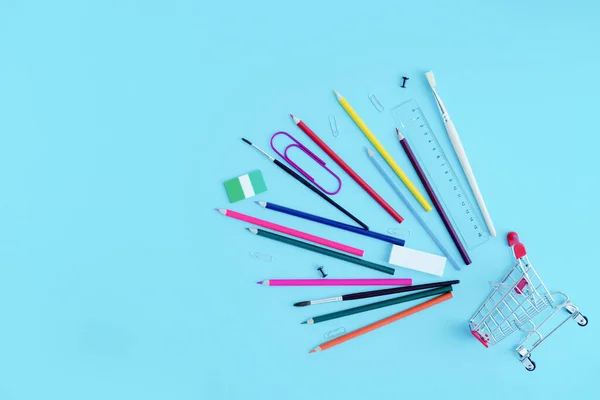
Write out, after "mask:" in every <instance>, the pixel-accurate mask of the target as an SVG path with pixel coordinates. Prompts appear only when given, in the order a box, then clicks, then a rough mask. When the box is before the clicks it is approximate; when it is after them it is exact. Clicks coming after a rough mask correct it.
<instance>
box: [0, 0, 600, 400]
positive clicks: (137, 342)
mask: <svg viewBox="0 0 600 400" xmlns="http://www.w3.org/2000/svg"><path fill="white" fill-rule="evenodd" d="M599 11H600V8H599V6H598V5H597V3H596V2H593V1H577V2H565V1H555V0H551V1H529V2H516V1H514V2H509V1H492V2H482V1H452V2H444V1H432V0H428V1H414V2H400V1H388V2H382V1H368V2H361V3H354V4H352V3H351V2H348V1H345V2H342V1H335V2H326V1H311V0H308V1H303V2H282V1H251V2H242V1H235V2H218V1H191V0H190V1H176V0H173V1H158V0H154V1H150V0H148V1H141V0H140V1H129V0H118V1H117V0H113V1H76V0H73V1H65V0H56V1H51V2H50V1H17V0H3V1H2V2H1V4H0V133H1V135H0V140H1V142H0V184H1V188H2V195H1V196H0V226H1V229H0V310H1V319H2V324H1V325H2V328H1V329H0V376H1V377H2V378H1V380H0V399H2V400H24V399H36V400H38V399H48V400H49V399H61V400H70V399H77V400H80V399H86V400H93V399H102V400H105V399H114V400H117V399H145V400H151V399H181V400H184V399H211V400H212V399H215V400H216V399H288V400H292V399H305V398H311V399H327V400H332V399H348V400H350V399H364V398H369V399H379V398H397V397H402V398H414V397H417V396H418V397H419V398H423V399H425V398H427V399H429V398H440V397H444V398H448V399H450V398H451V399H454V398H475V397H477V398H489V399H500V398H503V399H504V398H533V397H535V398H543V397H545V398H591V397H593V393H595V392H597V387H598V386H597V382H594V379H597V377H598V374H599V372H600V361H599V356H600V352H599V345H598V340H597V338H598V329H597V326H598V325H597V324H598V321H600V317H597V315H598V312H597V311H598V310H599V308H598V292H597V285H596V283H595V281H596V280H597V279H599V278H600V275H599V273H598V265H597V251H598V244H597V237H598V236H597V233H596V232H597V227H598V224H599V223H600V221H599V218H598V214H597V212H596V211H595V207H596V203H597V199H598V195H599V191H598V172H597V168H596V160H597V157H598V154H597V153H598V144H599V140H598V127H597V125H598V106H599V102H598V93H599V91H600V83H599V82H600V80H599V79H598V77H597V72H598V70H599V69H600V56H599V53H598V50H597V48H598V38H599V37H600V29H599V26H598V20H597V16H598V12H599ZM429 69H432V70H433V71H435V74H436V78H437V81H438V86H439V90H440V94H441V95H442V97H443V99H444V101H445V102H446V105H447V106H448V108H449V110H450V113H451V115H452V116H453V119H454V122H455V123H456V126H457V128H458V130H459V132H460V134H461V137H462V140H463V143H464V145H465V148H466V150H467V154H468V155H469V158H470V160H471V163H472V165H473V168H474V171H475V173H476V176H477V177H478V181H479V183H480V187H481V190H482V193H483V194H484V197H485V199H486V201H487V204H488V207H489V209H490V212H491V215H492V217H493V220H494V222H495V224H496V228H497V229H498V238H497V239H495V240H492V241H490V242H488V243H486V244H485V245H482V246H481V247H479V248H477V249H476V250H474V251H472V252H471V254H472V257H473V259H474V261H475V262H474V263H473V265H472V267H470V268H468V269H466V270H465V271H463V272H457V271H454V270H453V269H452V268H451V267H447V269H446V274H445V275H444V278H446V279H453V278H456V279H461V281H462V283H461V284H460V285H459V286H458V287H456V289H455V298H454V299H453V300H451V301H449V302H446V303H444V304H443V305H440V306H437V307H436V308H433V309H430V310H427V311H425V312H423V313H420V314H417V315H414V316H411V317H410V318H408V319H405V320H402V321H400V322H397V323H395V324H393V325H390V326H387V327H385V328H384V329H380V330H378V331H377V332H373V333H370V334H369V335H367V336H363V337H361V338H359V339H356V340H353V341H351V342H348V343H345V344H343V345H341V346H339V347H336V348H334V349H331V350H329V351H327V352H324V353H320V354H311V355H308V354H307V352H308V351H309V350H310V349H311V348H313V347H315V346H316V345H318V344H319V343H321V342H323V341H324V338H323V334H324V333H325V332H327V331H329V330H331V329H335V328H337V327H339V326H344V327H345V328H346V329H348V330H352V329H356V328H358V327H360V326H363V325H365V324H367V323H370V322H372V321H375V320H377V319H380V318H383V317H385V316H387V315H390V314H392V313H395V312H397V311H398V310H401V309H403V308H405V307H404V306H396V307H391V308H388V309H384V310H378V311H377V312H371V313H365V314H361V315H357V316H353V317H350V318H345V319H342V320H337V321H330V322H327V323H323V324H320V325H316V326H306V325H300V321H302V320H304V319H306V318H308V317H310V316H313V315H318V314H321V313H322V312H323V311H331V310H337V309H340V308H342V306H341V305H340V304H337V305H327V306H321V307H317V306H313V307H308V308H304V309H296V308H293V307H292V306H291V304H292V303H293V302H295V301H299V300H305V299H310V298H318V297H327V296H333V295H338V294H342V293H345V292H346V293H347V292H351V291H352V290H347V289H344V288H320V289H319V288H314V289H310V288H266V287H261V286H258V285H256V284H254V282H255V281H257V280H261V279H265V278H275V277H279V278H284V277H317V276H318V275H317V272H316V270H315V268H316V265H317V264H319V263H323V264H324V265H325V266H326V271H327V272H328V273H329V274H330V276H331V277H380V276H381V275H380V274H377V273H375V272H372V273H371V272H370V271H368V270H366V269H363V268H360V267H355V266H352V265H349V264H345V263H341V262H337V261H335V260H330V259H327V258H323V257H319V256H316V255H313V254H311V253H308V252H305V251H302V250H297V249H294V248H290V247H288V246H284V245H279V244H278V243H274V242H271V241H269V240H266V239H262V238H258V237H254V236H252V235H250V234H249V233H248V232H246V231H245V230H244V229H243V228H244V227H246V226H248V225H247V224H244V223H241V222H238V221H234V220H230V219H226V218H225V217H223V216H222V215H220V214H218V213H216V212H215V211H214V210H213V208H214V207H228V206H229V205H228V201H227V198H226V195H225V192H224V190H223V187H222V182H223V181H225V180H226V179H229V178H232V177H234V176H238V175H241V174H243V173H246V172H248V171H250V170H253V169H257V168H258V169H261V170H262V171H263V173H264V176H265V179H266V182H267V185H268V187H269V191H268V192H267V193H266V194H265V195H263V196H260V199H262V200H270V201H273V202H277V203H280V204H284V205H288V206H292V207H297V208H300V209H303V210H306V211H313V212H317V213H319V214H322V215H326V216H329V217H332V218H337V219H340V220H344V221H346V219H345V217H343V216H342V215H341V214H339V213H338V212H337V211H336V210H334V209H333V208H331V207H329V206H327V205H326V204H325V203H324V202H323V201H322V200H321V199H318V198H317V197H316V196H315V195H314V194H312V193H310V192H309V191H307V190H306V189H304V188H302V187H301V186H300V185H299V184H297V183H295V182H293V181H291V180H290V179H289V178H288V177H287V176H286V175H285V174H283V172H281V171H280V170H279V169H277V168H276V167H275V166H274V165H272V164H270V163H269V162H268V161H267V160H266V159H264V158H263V157H262V156H261V155H260V154H259V153H257V152H256V151H254V150H253V149H251V148H249V147H248V146H246V145H245V144H244V143H242V142H241V141H240V140H239V138H240V137H242V136H245V137H248V138H250V139H251V140H253V141H255V142H256V143H257V144H258V145H259V146H261V147H263V148H267V147H268V139H269V137H270V135H271V134H272V133H274V132H275V131H277V130H287V131H289V132H290V133H292V134H294V135H296V136H297V137H298V138H300V139H301V140H302V142H303V143H305V144H306V145H308V146H309V147H310V148H311V149H312V150H315V151H316V152H317V154H319V155H323V153H322V152H320V151H317V150H318V149H317V148H316V147H315V146H314V145H313V144H312V143H311V142H309V140H308V139H307V138H306V137H305V136H304V135H303V134H302V133H301V132H300V131H299V130H298V129H297V128H296V127H295V126H293V124H292V122H291V120H290V118H289V116H288V113H289V112H293V113H295V114H297V115H298V116H300V117H301V118H303V119H304V120H305V121H306V122H307V123H309V125H310V126H311V127H312V128H313V129H314V130H315V131H317V132H318V133H319V134H320V135H321V136H322V137H323V138H324V139H325V140H326V141H327V142H328V143H329V144H330V145H331V146H332V147H333V148H334V149H335V150H336V151H337V152H338V153H339V154H340V155H341V156H343V158H344V159H346V161H347V162H348V163H350V164H351V165H352V166H354V167H355V169H356V170H357V171H358V172H359V173H360V174H361V175H362V176H363V177H365V178H366V180H367V181H368V182H370V183H371V184H372V186H374V187H375V188H376V189H377V190H378V191H379V192H380V193H381V194H382V195H383V196H384V197H385V198H386V199H387V200H388V201H389V202H390V203H391V204H392V205H394V207H396V208H397V209H398V211H399V212H400V213H401V214H403V215H405V216H406V222H405V226H406V228H407V229H411V232H412V234H411V236H409V237H408V245H410V246H411V247H413V248H418V249H421V250H426V251H432V252H435V251H436V249H435V246H434V245H433V244H432V243H431V242H430V241H429V239H427V238H426V237H425V236H424V235H423V234H422V232H420V230H419V228H418V227H417V226H416V225H415V223H414V220H412V218H411V217H410V216H409V215H408V212H407V210H406V209H405V207H404V206H403V205H402V204H401V203H400V201H399V200H398V199H397V198H396V197H395V195H394V194H393V192H392V191H391V189H390V188H389V187H388V186H387V184H386V183H385V182H384V181H383V180H382V179H381V177H380V176H379V175H378V173H377V171H376V170H375V169H374V168H373V167H372V165H370V163H369V161H368V160H367V159H366V156H365V154H364V150H363V146H365V145H366V144H367V141H366V139H365V138H364V136H363V135H362V134H361V133H360V131H358V129H357V128H356V127H355V126H354V125H353V124H352V122H351V121H350V119H349V118H348V117H347V116H346V115H345V114H344V112H343V111H342V109H341V107H340V106H339V105H338V104H337V102H336V101H335V98H334V96H333V94H332V92H331V90H332V89H334V88H335V89H337V90H339V91H340V92H341V93H342V94H344V95H345V96H346V97H347V98H348V99H349V101H350V102H351V103H352V104H353V106H354V107H355V108H356V109H357V111H358V112H359V113H360V114H361V115H362V116H363V118H364V119H365V120H366V121H367V122H368V124H369V125H370V126H371V128H372V129H373V130H374V131H375V132H376V134H377V135H378V136H379V138H380V139H381V141H382V142H383V143H384V144H385V145H386V147H388V149H389V150H390V152H391V153H392V154H393V156H394V157H395V158H396V159H397V160H398V162H399V163H400V164H401V165H402V166H403V167H405V168H406V169H407V171H411V176H413V177H414V174H412V170H411V168H410V167H409V164H408V162H407V160H406V158H405V157H404V156H403V154H402V152H401V150H400V147H399V145H398V144H397V142H396V140H395V137H394V134H393V131H392V128H393V124H392V120H391V115H390V114H389V112H390V110H391V109H392V108H393V107H395V106H397V105H399V104H401V103H402V102H404V101H406V100H409V99H411V98H414V99H416V100H417V101H418V102H419V104H420V105H421V106H422V107H423V109H424V111H425V113H426V115H427V117H428V120H429V122H430V123H431V124H432V126H433V127H434V129H435V130H436V133H437V135H438V137H439V138H441V139H443V140H444V145H445V149H446V151H447V153H448V154H451V155H452V156H453V152H452V151H451V147H450V146H449V142H448V140H447V138H446V136H445V133H444V131H443V128H442V125H441V122H440V118H439V115H438V113H437V110H436V108H435V104H434V102H433V99H432V97H431V94H430V92H429V90H428V89H427V86H426V82H425V80H424V78H423V75H422V73H423V72H424V71H426V70H429ZM404 72H408V74H409V76H410V78H411V79H410V81H409V82H408V88H407V89H401V88H399V86H398V82H399V78H400V76H401V75H402V74H403V73H404ZM369 93H375V94H376V95H377V96H378V97H379V99H380V100H381V102H382V103H383V104H384V106H385V107H386V112H385V113H383V114H379V113H377V111H375V109H374V108H373V107H372V106H371V104H370V103H369V101H368V99H367V95H368V94H369ZM330 114H331V115H335V116H336V117H337V119H338V122H339V126H340V130H341V135H340V137H338V138H337V139H335V138H333V137H332V136H331V134H330V132H329V125H328V121H327V117H328V115H330ZM453 157H454V156H453ZM453 161H454V162H455V166H456V167H457V170H458V171H460V169H459V168H458V164H457V163H456V158H453ZM331 164H332V166H334V164H333V163H331ZM335 170H336V171H337V172H338V173H339V174H340V176H342V178H343V181H344V187H343V189H342V192H341V193H340V194H339V195H338V196H336V197H335V198H336V199H337V200H339V201H340V202H341V203H343V204H344V205H346V206H348V208H350V209H351V210H352V211H354V212H355V213H356V214H357V215H359V216H360V217H361V218H363V219H364V220H365V221H367V222H368V223H369V224H370V225H371V227H372V228H373V229H374V230H378V231H385V230H387V229H388V228H390V227H393V226H395V225H394V223H393V220H392V219H391V218H390V217H389V216H388V215H387V214H386V213H385V212H384V211H383V210H382V209H380V208H379V207H378V206H377V205H376V204H375V203H374V202H373V201H372V200H371V199H370V198H369V197H368V196H367V195H366V194H365V193H364V192H363V191H362V190H360V188H358V186H357V185H356V184H355V183H354V182H353V181H351V180H350V179H349V177H348V176H347V175H345V174H344V173H343V172H341V171H340V170H339V168H337V167H335ZM462 178H463V181H464V176H463V177H462ZM231 208H233V209H235V210H237V211H241V212H246V213H251V214H253V215H255V216H258V217H262V218H267V219H271V220H276V221H278V222H280V223H283V224H288V225H290V226H293V227H295V228H298V229H305V230H307V231H310V232H311V233H316V234H320V235H323V236H328V237H331V238H336V239H338V240H340V241H343V242H345V243H348V244H351V245H355V246H359V247H362V248H364V249H365V250H366V251H367V256H366V257H367V258H368V259H370V260H374V261H377V262H384V261H385V260H386V258H387V255H388V252H389V246H388V245H386V244H384V243H381V242H377V241H373V240H370V239H366V238H361V237H358V236H355V235H352V234H350V233H346V232H338V231H335V230H333V229H331V228H328V227H323V226H318V225H315V224H312V223H309V222H306V221H299V220H295V219H293V218H291V217H287V216H284V215H277V214H274V213H272V212H270V211H267V210H263V209H261V208H259V207H258V206H256V205H255V204H254V203H253V202H252V201H250V200H246V201H244V202H241V203H238V204H235V205H233V206H231ZM428 217H429V218H434V219H435V217H434V216H433V217H432V216H431V215H429V216H428ZM432 224H434V222H432ZM434 225H435V224H434ZM435 226H436V231H438V232H439V233H440V236H441V237H443V238H444V240H445V242H446V243H447V244H448V246H450V247H451V245H450V241H449V239H448V237H447V235H446V234H445V233H444V231H443V228H441V226H440V225H439V224H438V225H435ZM510 230H516V231H518V232H519V234H520V236H521V239H522V240H523V241H524V243H526V245H527V247H528V249H529V252H530V254H531V257H532V261H533V262H534V265H536V266H537V267H538V270H539V272H540V274H541V276H542V278H543V279H544V280H545V281H546V283H547V284H548V286H550V287H551V288H552V289H557V290H563V291H565V292H567V293H568V294H570V295H571V297H572V299H573V300H574V301H575V303H576V304H577V305H579V306H580V307H581V309H582V311H583V312H584V314H586V315H587V316H588V317H589V319H590V324H589V326H588V327H587V328H580V327H578V326H577V325H576V324H575V323H574V322H572V321H570V322H569V323H568V324H567V325H566V326H565V327H563V328H561V330H559V331H558V332H557V334H556V335H555V336H554V337H552V338H551V339H550V340H549V341H548V343H546V344H544V345H543V346H542V347H540V349H539V351H538V352H537V354H536V353H534V356H533V359H534V360H535V361H536V363H537V366H538V368H537V370H536V371H535V372H534V373H530V372H526V371H525V370H524V369H523V368H522V367H521V365H520V364H519V362H518V361H517V358H516V356H515V354H514V353H513V348H514V346H515V345H516V344H517V341H518V337H516V336H514V337H510V338H508V339H507V340H506V341H504V342H502V343H501V344H499V345H498V346H497V347H495V348H491V349H487V350H486V349H484V348H483V347H482V346H481V345H480V344H479V343H477V341H476V340H475V339H474V338H472V337H471V336H470V334H469V332H468V329H467V324H468V320H469V318H470V317H471V315H472V313H473V312H474V311H475V309H476V308H477V307H478V306H479V304H480V303H481V302H482V301H483V300H484V298H485V296H486V295H487V294H488V293H489V286H488V281H490V280H498V279H500V278H501V277H502V276H503V275H504V274H505V273H506V271H507V270H508V268H509V267H510V265H511V254H510V252H509V250H508V247H507V246H506V243H505V239H504V237H505V235H506V233H507V232H508V231H510ZM249 251H260V252H263V253H270V254H272V255H274V257H275V260H274V262H272V263H270V264H267V263H263V262H261V261H258V260H255V259H253V258H252V257H250V256H249V255H248V252H249ZM396 275H397V276H398V277H413V278H414V279H415V283H417V282H428V281H431V280H434V278H432V277H430V276H427V275H424V274H420V273H417V272H411V271H407V270H402V269H399V270H398V272H397V274H396ZM542 396H543V397H542Z"/></svg>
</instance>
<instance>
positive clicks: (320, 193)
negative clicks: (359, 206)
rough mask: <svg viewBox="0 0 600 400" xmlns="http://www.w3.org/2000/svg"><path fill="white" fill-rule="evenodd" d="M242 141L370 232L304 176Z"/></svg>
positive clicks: (248, 142)
mask: <svg viewBox="0 0 600 400" xmlns="http://www.w3.org/2000/svg"><path fill="white" fill-rule="evenodd" d="M242 140H243V141H244V142H245V143H247V144H249V145H250V146H252V147H254V148H255V149H256V150H258V151H260V152H261V153H263V154H264V155H265V156H266V157H267V158H268V159H269V160H271V161H272V162H274V163H275V165H277V166H278V167H279V168H281V169H282V170H284V171H285V172H286V173H287V174H288V175H290V176H291V177H292V178H294V179H296V180H297V181H298V182H300V183H301V184H303V185H304V186H306V187H307V188H309V189H310V190H312V191H313V192H315V193H316V194H318V195H319V196H321V197H322V198H323V199H324V200H326V201H327V202H328V203H329V204H331V205H332V206H334V207H335V208H337V209H338V210H340V211H341V212H343V213H344V214H346V215H347V216H348V217H350V218H351V219H352V220H353V221H354V222H356V223H357V224H359V225H360V226H362V227H363V228H365V229H366V230H369V227H368V226H367V225H366V224H365V223H364V222H362V221H361V220H360V219H358V218H356V217H355V216H354V215H352V213H350V212H349V211H348V210H346V209H345V208H344V207H342V206H340V205H339V204H338V203H336V202H335V201H333V200H331V198H330V197H329V196H327V195H326V194H325V193H323V192H321V191H320V190H319V189H317V188H316V187H314V186H313V185H311V184H310V182H309V181H307V180H306V179H304V178H303V177H302V176H300V175H299V174H297V173H296V172H294V171H293V170H292V169H291V168H290V167H288V166H287V165H285V164H284V163H282V162H281V161H279V160H278V159H276V158H274V157H271V156H270V155H269V154H268V153H266V152H265V151H263V150H262V149H260V148H259V147H258V146H256V145H255V144H254V143H252V142H251V141H249V140H248V139H246V138H242Z"/></svg>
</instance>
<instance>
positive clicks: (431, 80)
mask: <svg viewBox="0 0 600 400" xmlns="http://www.w3.org/2000/svg"><path fill="white" fill-rule="evenodd" d="M425 77H426V78H427V81H428V82H429V86H431V88H432V89H435V86H436V85H435V77H434V76H433V72H431V71H429V72H425Z"/></svg>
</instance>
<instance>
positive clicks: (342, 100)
mask: <svg viewBox="0 0 600 400" xmlns="http://www.w3.org/2000/svg"><path fill="white" fill-rule="evenodd" d="M334 92H335V95H336V97H337V99H338V101H339V102H340V104H341V105H342V107H344V110H346V112H347V113H348V115H349V116H350V118H352V120H353V121H354V122H355V123H356V125H358V127H359V128H360V130H361V131H363V133H364V134H365V136H366V137H367V139H369V141H370V142H371V144H373V146H374V147H375V148H376V149H377V151H378V152H379V154H381V156H382V157H383V158H384V159H385V161H386V162H387V163H388V164H389V166H390V167H392V169H393V170H394V172H395V173H396V175H398V177H399V178H400V180H401V181H402V183H404V185H405V186H406V187H407V188H408V190H409V191H410V192H411V193H412V195H413V196H415V199H417V201H418V202H419V204H421V205H422V206H423V208H424V209H425V211H431V204H429V202H428V201H427V199H426V198H425V197H423V195H422V194H421V192H419V190H418V189H417V187H416V186H415V185H414V183H412V182H411V180H410V179H408V176H406V174H405V173H404V171H402V168H400V166H399V165H398V164H397V163H396V161H394V159H393V158H392V156H391V155H390V153H388V152H387V150H386V149H385V147H383V145H382V144H381V142H379V140H378V139H377V137H375V135H374V134H373V132H371V130H370V129H369V127H368V126H367V124H365V123H364V122H363V120H362V119H361V118H360V117H359V116H358V114H357V113H356V111H354V109H353V108H352V106H351V105H350V103H348V101H347V100H346V99H345V98H344V97H342V95H341V94H339V93H338V92H337V91H336V90H334Z"/></svg>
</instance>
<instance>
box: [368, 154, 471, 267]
mask: <svg viewBox="0 0 600 400" xmlns="http://www.w3.org/2000/svg"><path fill="white" fill-rule="evenodd" d="M367 153H368V155H369V159H370V160H371V162H372V163H373V165H374V166H375V168H377V170H378V171H379V173H380V174H381V176H383V179H385V181H386V182H387V183H388V184H389V185H390V186H391V187H392V189H394V191H395V192H396V194H397V195H398V197H400V200H402V202H403V203H404V205H405V206H406V207H407V208H408V209H409V210H410V212H411V213H412V214H413V215H414V216H415V218H416V219H417V221H418V222H419V224H421V226H422V227H423V229H425V232H427V234H428V235H429V237H430V238H431V240H433V241H434V242H435V244H436V245H437V247H438V248H439V249H440V250H441V251H442V253H444V255H445V256H446V258H447V259H448V261H450V264H452V265H454V268H456V269H458V270H461V266H460V264H459V263H458V262H457V261H456V259H455V258H454V257H453V256H452V254H450V252H449V251H448V249H446V247H444V245H443V244H442V242H441V241H440V240H439V239H438V238H437V236H436V235H435V233H433V231H432V230H431V228H430V227H429V225H427V222H425V220H424V219H423V218H422V217H421V216H420V215H419V213H418V212H417V210H415V208H414V207H413V206H412V204H410V202H409V201H408V199H407V198H406V196H405V195H404V193H402V191H401V190H400V188H399V187H398V186H397V185H396V182H394V181H393V180H392V177H391V176H389V174H388V173H387V172H386V171H385V169H384V168H383V165H381V163H380V162H379V161H377V158H375V157H374V155H375V154H374V153H373V152H372V151H371V150H367Z"/></svg>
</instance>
